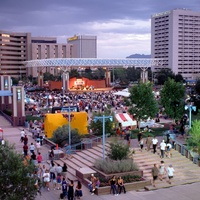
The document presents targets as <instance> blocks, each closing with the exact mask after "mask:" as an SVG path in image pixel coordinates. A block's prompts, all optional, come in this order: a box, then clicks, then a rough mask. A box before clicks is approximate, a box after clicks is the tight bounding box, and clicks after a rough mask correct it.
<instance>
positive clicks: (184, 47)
mask: <svg viewBox="0 0 200 200" xmlns="http://www.w3.org/2000/svg"><path fill="white" fill-rule="evenodd" d="M151 55H152V57H153V58H162V59H163V61H164V62H163V64H162V68H170V69H171V70H172V71H173V72H174V73H175V74H181V75H182V76H183V77H184V78H185V79H196V78H197V77H198V76H200V12H194V11H191V10H188V9H174V10H171V11H167V12H163V13H158V14H155V15H152V17H151ZM157 69H158V67H155V70H157Z"/></svg>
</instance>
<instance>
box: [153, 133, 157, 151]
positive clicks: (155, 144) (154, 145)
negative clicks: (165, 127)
mask: <svg viewBox="0 0 200 200" xmlns="http://www.w3.org/2000/svg"><path fill="white" fill-rule="evenodd" d="M152 144H153V153H154V154H155V153H156V147H157V144H158V139H157V138H156V136H154V138H153V139H152Z"/></svg>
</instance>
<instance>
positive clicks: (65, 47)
mask: <svg viewBox="0 0 200 200" xmlns="http://www.w3.org/2000/svg"><path fill="white" fill-rule="evenodd" d="M71 56H72V45H70V44H58V43H57V39H56V38H53V37H49V38H47V37H32V38H31V60H38V59H48V58H71ZM27 70H28V74H29V75H32V76H33V77H36V76H37V74H38V72H37V70H38V69H37V68H28V69H27ZM40 70H42V72H43V73H44V72H49V73H51V74H53V75H55V74H58V73H59V66H58V68H43V69H40Z"/></svg>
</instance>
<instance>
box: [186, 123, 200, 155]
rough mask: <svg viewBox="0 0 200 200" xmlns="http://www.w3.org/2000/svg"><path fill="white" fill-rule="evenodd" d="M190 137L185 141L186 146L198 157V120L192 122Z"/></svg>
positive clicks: (199, 152)
mask: <svg viewBox="0 0 200 200" xmlns="http://www.w3.org/2000/svg"><path fill="white" fill-rule="evenodd" d="M189 135H190V137H189V138H188V139H187V145H188V147H189V149H190V150H192V151H194V152H197V153H198V154H199V155H200V120H194V121H193V122H192V127H191V129H190V130H189Z"/></svg>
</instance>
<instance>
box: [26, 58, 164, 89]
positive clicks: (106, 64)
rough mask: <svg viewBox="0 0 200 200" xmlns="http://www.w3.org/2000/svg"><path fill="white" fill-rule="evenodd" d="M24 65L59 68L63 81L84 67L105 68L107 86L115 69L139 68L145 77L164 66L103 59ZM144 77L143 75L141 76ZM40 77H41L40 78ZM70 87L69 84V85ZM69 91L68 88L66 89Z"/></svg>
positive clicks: (158, 61) (152, 60) (156, 61)
mask: <svg viewBox="0 0 200 200" xmlns="http://www.w3.org/2000/svg"><path fill="white" fill-rule="evenodd" d="M24 65H25V66H26V67H37V68H40V69H42V68H44V67H59V68H60V69H61V70H62V72H63V74H62V75H63V81H65V82H66V80H67V81H68V80H69V71H70V70H71V69H80V68H84V67H90V68H91V69H95V68H105V69H106V85H109V82H110V71H109V69H114V68H122V67H124V68H128V67H139V68H141V69H142V71H143V76H145V71H146V70H147V69H148V68H149V67H150V68H152V67H154V66H158V65H162V60H161V59H156V58H124V59H106V58H104V59H101V58H50V59H41V60H30V61H25V62H24ZM141 76H142V75H141ZM38 77H41V75H40V76H38ZM64 85H65V84H64V82H63V88H64ZM67 85H69V84H67ZM66 89H68V88H66Z"/></svg>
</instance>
